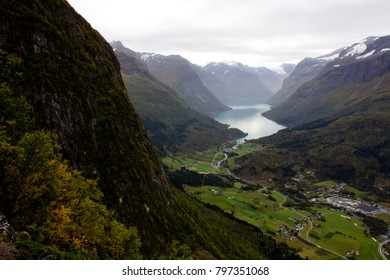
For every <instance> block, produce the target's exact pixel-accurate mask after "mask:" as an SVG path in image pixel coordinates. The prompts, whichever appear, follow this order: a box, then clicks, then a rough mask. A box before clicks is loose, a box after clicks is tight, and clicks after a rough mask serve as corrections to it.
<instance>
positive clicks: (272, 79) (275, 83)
mask: <svg viewBox="0 0 390 280" xmlns="http://www.w3.org/2000/svg"><path fill="white" fill-rule="evenodd" d="M291 67H294V65H291V64H289V65H287V64H284V65H282V66H281V68H280V69H279V71H278V72H277V71H275V70H271V69H269V68H267V67H257V68H254V69H253V70H254V71H255V72H256V74H257V75H258V76H259V77H260V79H261V81H262V82H263V83H264V84H265V85H266V86H267V88H269V89H270V90H271V91H272V92H273V93H276V92H277V91H278V90H280V88H281V87H282V84H283V81H284V79H285V78H287V77H288V76H289V73H287V72H286V71H285V69H287V71H291Z"/></svg>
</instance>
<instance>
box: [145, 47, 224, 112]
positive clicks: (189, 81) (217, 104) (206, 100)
mask: <svg viewBox="0 0 390 280" xmlns="http://www.w3.org/2000/svg"><path fill="white" fill-rule="evenodd" d="M140 57H141V58H142V59H143V61H144V62H145V63H146V65H147V67H148V69H149V71H150V72H151V73H152V74H153V75H154V76H155V77H156V78H157V79H158V80H160V81H161V82H163V83H164V84H166V85H168V86H169V87H171V88H172V89H174V90H175V91H176V92H177V93H178V94H179V96H180V97H181V98H183V100H184V101H185V102H186V103H187V104H188V105H189V106H190V107H191V108H193V109H194V110H196V111H197V112H199V113H201V114H204V115H208V116H211V115H213V114H214V113H215V112H221V111H226V110H229V107H227V106H226V105H224V104H222V103H221V101H219V100H218V99H217V98H216V97H215V96H214V95H213V94H212V93H211V92H210V90H209V89H208V88H207V87H206V86H205V85H204V84H203V82H202V80H201V79H200V77H199V76H198V74H197V73H196V72H195V71H194V69H193V67H192V64H191V63H190V62H189V61H188V60H186V59H184V58H183V57H181V56H179V55H169V56H164V55H160V54H152V53H142V54H140Z"/></svg>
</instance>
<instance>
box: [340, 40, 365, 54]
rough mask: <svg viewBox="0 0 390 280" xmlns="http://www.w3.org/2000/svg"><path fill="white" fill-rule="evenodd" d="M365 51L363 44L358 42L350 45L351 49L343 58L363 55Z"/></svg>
mask: <svg viewBox="0 0 390 280" xmlns="http://www.w3.org/2000/svg"><path fill="white" fill-rule="evenodd" d="M366 49H367V45H366V43H365V42H360V43H357V44H354V45H352V47H351V49H350V50H349V51H348V52H347V53H346V54H345V56H355V55H357V54H361V53H363V52H364V51H365V50H366Z"/></svg>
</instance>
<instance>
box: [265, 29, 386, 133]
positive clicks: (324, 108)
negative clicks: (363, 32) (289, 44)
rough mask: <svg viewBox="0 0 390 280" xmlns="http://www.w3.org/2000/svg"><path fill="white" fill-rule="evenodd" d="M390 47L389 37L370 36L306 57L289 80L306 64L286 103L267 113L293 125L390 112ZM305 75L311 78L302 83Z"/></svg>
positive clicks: (275, 118) (283, 122)
mask: <svg viewBox="0 0 390 280" xmlns="http://www.w3.org/2000/svg"><path fill="white" fill-rule="evenodd" d="M389 46H390V36H384V37H371V38H368V39H365V40H364V41H362V42H360V43H356V44H353V45H352V46H350V47H347V48H343V49H339V50H337V51H335V52H334V53H332V54H330V55H327V56H322V57H319V58H317V59H311V60H308V59H305V60H304V61H302V62H301V63H299V64H298V66H297V68H296V69H295V70H294V72H293V73H292V74H291V76H290V77H289V78H288V79H287V80H288V81H289V82H290V81H292V79H293V78H294V77H297V75H296V73H298V71H299V70H302V69H304V68H303V67H302V65H303V64H305V65H307V67H306V69H305V70H304V71H302V72H301V73H303V75H302V76H301V78H300V79H298V80H296V81H295V83H294V84H293V86H292V88H295V87H296V88H297V89H296V90H295V91H294V92H293V93H292V94H291V95H290V96H289V97H288V100H287V101H285V103H283V104H281V105H279V106H275V107H273V109H272V110H270V111H268V112H266V113H264V116H266V117H268V118H271V119H273V120H275V121H277V122H280V123H282V124H285V125H288V126H293V125H298V124H302V123H307V122H312V121H318V120H321V119H329V118H330V119H332V118H333V119H335V118H339V117H341V116H345V115H348V114H351V113H356V112H362V111H384V110H386V111H387V110H388V109H389V105H390V104H389V102H388V100H389V84H390V80H389V76H390V73H389V72H390V48H389ZM306 62H309V63H306ZM310 72H311V73H312V74H308V73H310ZM305 73H306V74H305ZM313 73H314V74H313ZM313 75H314V76H315V77H313ZM303 76H305V77H306V78H307V79H308V81H306V82H305V83H302V82H303V80H302V77H303ZM287 80H286V82H285V84H287V82H288V81H287Z"/></svg>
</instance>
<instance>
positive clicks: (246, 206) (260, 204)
mask: <svg viewBox="0 0 390 280" xmlns="http://www.w3.org/2000/svg"><path fill="white" fill-rule="evenodd" d="M242 186H243V184H242V183H237V184H236V185H235V187H234V188H216V187H211V186H202V187H191V186H186V191H187V193H189V194H191V195H193V196H196V197H197V198H198V199H200V200H202V201H204V202H208V203H210V204H214V205H217V206H218V207H220V208H222V209H223V210H224V211H226V212H227V213H230V214H233V215H234V216H235V217H236V218H238V219H241V220H244V221H246V222H248V223H251V224H253V225H255V226H257V227H259V228H260V229H261V230H262V231H263V232H264V233H266V234H270V235H272V236H273V237H274V238H276V239H277V240H279V241H284V242H286V243H287V244H288V245H290V246H291V247H294V248H298V249H300V250H301V252H300V255H301V256H302V257H304V258H305V257H307V258H309V259H342V257H340V256H338V255H336V254H333V253H332V252H330V251H334V252H336V253H338V254H340V255H341V256H346V255H347V253H348V251H350V250H352V249H354V250H358V251H359V255H358V256H356V257H355V258H356V259H380V256H379V255H378V253H377V250H376V247H377V243H376V242H375V241H374V240H372V238H371V237H370V236H366V235H365V233H364V230H365V226H364V225H363V224H362V223H361V222H360V221H359V220H358V219H356V218H354V217H348V218H347V215H346V214H345V213H343V212H341V211H337V210H330V209H322V208H316V207H313V208H312V209H311V211H310V212H309V211H306V210H291V209H288V208H284V207H283V206H280V204H281V203H282V202H283V201H284V200H285V198H284V196H283V195H282V194H280V193H278V192H276V191H272V190H267V189H259V190H256V191H245V192H243V191H242V190H240V189H239V188H240V187H242ZM212 190H213V191H216V192H217V195H215V192H214V193H213V191H212ZM271 197H272V199H271ZM313 213H318V215H320V214H322V215H323V217H325V221H322V220H320V219H317V218H316V215H314V214H313ZM308 216H310V217H311V219H312V221H313V228H312V229H310V225H309V223H308V219H307V217H308ZM355 224H356V225H355ZM304 225H305V226H304ZM297 227H300V229H301V230H300V233H299V235H300V236H301V237H302V238H303V239H306V236H307V235H309V240H310V241H311V242H312V243H314V244H316V246H309V245H307V244H304V243H303V242H302V241H300V240H297V239H296V238H292V235H289V234H286V233H285V232H283V230H284V231H289V232H292V231H294V230H295V228H297ZM282 228H283V230H282ZM317 245H319V246H320V247H321V248H320V247H318V246H317ZM328 250H329V251H328Z"/></svg>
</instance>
